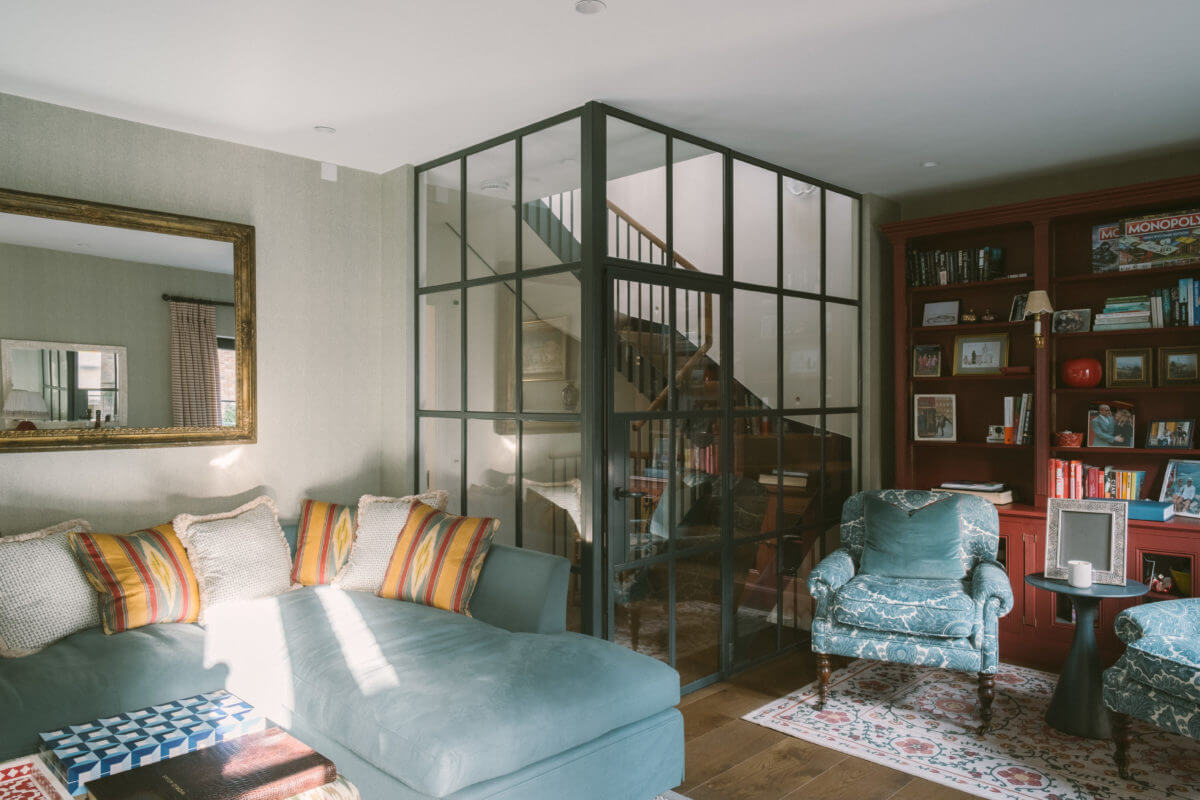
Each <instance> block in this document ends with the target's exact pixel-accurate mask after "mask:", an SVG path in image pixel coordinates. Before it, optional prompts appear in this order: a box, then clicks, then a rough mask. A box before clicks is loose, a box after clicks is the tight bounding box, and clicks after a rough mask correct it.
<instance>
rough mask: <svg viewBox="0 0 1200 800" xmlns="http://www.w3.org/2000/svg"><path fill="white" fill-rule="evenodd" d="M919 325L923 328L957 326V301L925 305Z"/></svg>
mask: <svg viewBox="0 0 1200 800" xmlns="http://www.w3.org/2000/svg"><path fill="white" fill-rule="evenodd" d="M921 324H922V325H924V326H925V327H930V326H933V325H957V324H958V301H957V300H944V301H942V302H940V303H926V304H925V313H924V314H923V315H922V316H921Z"/></svg>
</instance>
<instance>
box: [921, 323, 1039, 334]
mask: <svg viewBox="0 0 1200 800" xmlns="http://www.w3.org/2000/svg"><path fill="white" fill-rule="evenodd" d="M1032 322H1033V320H1024V321H1022V322H1009V321H1008V320H1003V321H1002V320H997V321H995V322H965V323H961V324H959V325H916V326H914V327H912V328H909V330H910V331H912V332H913V333H931V332H934V331H1005V330H1009V329H1011V328H1020V327H1021V326H1023V325H1029V324H1031V323H1032Z"/></svg>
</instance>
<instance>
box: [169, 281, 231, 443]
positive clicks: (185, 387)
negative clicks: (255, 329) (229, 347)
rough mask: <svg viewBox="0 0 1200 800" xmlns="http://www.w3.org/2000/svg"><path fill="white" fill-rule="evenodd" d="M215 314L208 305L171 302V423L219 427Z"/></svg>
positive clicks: (185, 426) (219, 397)
mask: <svg viewBox="0 0 1200 800" xmlns="http://www.w3.org/2000/svg"><path fill="white" fill-rule="evenodd" d="M220 386H221V370H220V364H219V362H218V361H217V315H216V309H215V308H214V307H213V306H210V305H200V304H197V303H179V302H172V303H171V424H172V425H175V426H176V427H184V428H215V427H217V426H218V425H220V424H221V392H220Z"/></svg>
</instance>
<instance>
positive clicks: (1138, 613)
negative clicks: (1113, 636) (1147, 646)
mask: <svg viewBox="0 0 1200 800" xmlns="http://www.w3.org/2000/svg"><path fill="white" fill-rule="evenodd" d="M1116 630H1117V637H1118V638H1119V639H1120V640H1121V641H1122V642H1124V643H1125V644H1133V643H1134V642H1136V641H1137V640H1138V639H1140V638H1142V637H1143V636H1200V598H1192V599H1187V600H1164V601H1162V602H1158V603H1145V604H1143V605H1140V606H1133V607H1132V608H1127V609H1125V610H1124V611H1122V612H1121V613H1120V614H1118V615H1117V622H1116Z"/></svg>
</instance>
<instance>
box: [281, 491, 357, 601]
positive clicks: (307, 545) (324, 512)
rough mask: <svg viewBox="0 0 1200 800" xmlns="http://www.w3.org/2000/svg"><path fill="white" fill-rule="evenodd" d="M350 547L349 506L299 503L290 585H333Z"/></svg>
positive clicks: (314, 501)
mask: <svg viewBox="0 0 1200 800" xmlns="http://www.w3.org/2000/svg"><path fill="white" fill-rule="evenodd" d="M352 544H354V514H353V513H352V512H351V510H350V508H349V507H347V506H339V505H336V504H334V503H323V502H321V501H319V500H305V501H303V502H301V503H300V524H299V525H298V526H297V528H296V560H295V561H294V562H293V564H292V583H299V584H301V585H303V586H322V585H324V584H327V583H332V582H333V579H334V578H336V577H337V574H338V572H339V571H340V570H341V569H342V565H344V564H345V563H346V559H347V558H348V557H349V555H350V546H351V545H352Z"/></svg>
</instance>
